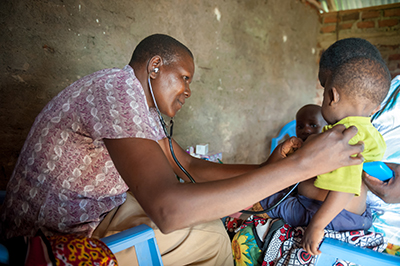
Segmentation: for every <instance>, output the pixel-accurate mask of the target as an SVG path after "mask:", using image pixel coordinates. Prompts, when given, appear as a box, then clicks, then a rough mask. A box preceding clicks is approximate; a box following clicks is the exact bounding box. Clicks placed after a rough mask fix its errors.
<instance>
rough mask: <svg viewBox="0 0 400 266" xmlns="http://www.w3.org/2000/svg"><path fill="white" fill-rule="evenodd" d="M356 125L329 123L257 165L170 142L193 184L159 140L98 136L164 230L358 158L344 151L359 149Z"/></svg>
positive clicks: (216, 214)
mask: <svg viewBox="0 0 400 266" xmlns="http://www.w3.org/2000/svg"><path fill="white" fill-rule="evenodd" d="M356 131H357V130H356V129H355V128H349V129H347V130H345V128H344V126H338V127H335V128H333V129H332V130H329V131H327V132H325V133H323V134H320V135H318V136H317V137H315V138H313V139H312V140H311V141H308V142H307V143H306V144H305V145H304V147H302V148H301V149H299V150H298V151H297V152H295V153H294V154H293V155H292V156H290V157H287V158H285V159H282V160H279V161H277V162H274V163H271V164H266V165H265V166H262V167H257V166H254V165H252V166H245V165H225V164H216V163H211V162H206V161H202V160H197V159H195V158H193V157H191V156H189V155H188V154H187V153H185V152H184V151H183V150H182V149H180V148H179V147H178V145H177V144H176V143H175V144H174V147H175V148H176V155H177V157H178V159H179V161H181V163H182V164H183V166H184V167H185V168H186V169H187V170H188V171H189V172H190V173H191V174H192V175H193V177H194V178H195V179H197V181H198V183H197V184H191V183H179V182H177V180H176V177H175V173H174V169H175V171H177V170H176V166H175V163H173V162H172V161H171V158H170V155H168V154H169V152H167V153H166V155H165V154H164V151H163V149H165V148H166V145H167V144H166V143H165V140H164V141H161V142H160V145H159V144H158V143H157V142H154V141H151V140H146V139H119V140H117V139H114V140H107V139H105V140H104V142H105V145H106V147H107V149H108V151H109V153H110V156H111V158H112V160H113V162H114V164H115V166H116V168H117V170H118V171H119V173H120V174H121V176H122V178H123V179H124V180H125V182H126V183H127V185H128V186H129V188H130V190H131V191H132V192H133V194H134V195H135V197H136V199H137V200H138V202H139V203H140V205H141V206H142V207H143V209H144V210H145V212H146V213H147V214H148V215H149V217H150V218H151V219H152V220H153V221H154V222H155V223H156V224H157V226H158V227H159V228H160V230H161V231H162V232H164V233H168V232H172V231H174V230H177V229H181V228H185V227H188V226H192V225H196V224H199V223H202V222H208V221H211V220H215V219H218V218H220V217H224V216H226V215H229V214H231V213H234V212H237V211H238V210H241V209H243V208H245V207H247V206H249V205H251V204H253V203H255V202H257V201H259V200H261V199H263V198H265V197H267V196H269V195H271V194H273V193H275V192H277V191H279V190H281V189H283V188H286V187H288V186H290V185H292V184H294V183H296V182H298V181H303V180H305V179H307V178H310V177H312V176H316V175H318V174H321V173H325V172H328V171H331V170H334V169H336V168H339V167H342V166H347V165H353V164H359V163H361V161H362V159H361V158H358V157H356V158H352V157H351V156H350V155H352V154H357V153H360V152H361V151H362V149H363V148H362V145H355V146H350V145H349V144H348V141H349V139H350V138H351V137H353V136H354V135H355V133H356ZM161 147H163V148H161ZM328 159H329V160H328ZM177 172H178V174H179V171H177ZM180 176H182V174H180ZM227 199H229V200H227Z"/></svg>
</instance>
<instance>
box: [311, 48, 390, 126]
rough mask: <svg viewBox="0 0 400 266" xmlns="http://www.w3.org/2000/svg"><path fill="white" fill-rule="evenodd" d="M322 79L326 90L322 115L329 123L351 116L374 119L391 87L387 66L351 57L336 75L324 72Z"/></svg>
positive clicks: (362, 57) (374, 61)
mask: <svg viewBox="0 0 400 266" xmlns="http://www.w3.org/2000/svg"><path fill="white" fill-rule="evenodd" d="M319 79H320V82H321V85H322V86H323V87H324V100H323V103H322V115H323V117H324V119H325V120H326V122H328V123H329V124H335V123H337V122H338V121H339V120H341V119H343V118H345V117H347V116H366V117H368V116H370V115H371V114H373V112H374V111H375V110H376V109H377V108H378V107H379V105H380V103H381V102H382V100H383V99H384V98H385V96H386V94H387V92H388V90H389V87H390V73H389V70H388V68H387V66H386V65H385V63H384V62H383V61H382V60H379V59H376V58H372V57H366V56H359V57H353V58H350V59H349V60H347V61H345V62H344V63H342V64H341V65H340V66H338V67H337V68H336V69H335V70H334V71H332V72H324V73H321V72H320V75H319Z"/></svg>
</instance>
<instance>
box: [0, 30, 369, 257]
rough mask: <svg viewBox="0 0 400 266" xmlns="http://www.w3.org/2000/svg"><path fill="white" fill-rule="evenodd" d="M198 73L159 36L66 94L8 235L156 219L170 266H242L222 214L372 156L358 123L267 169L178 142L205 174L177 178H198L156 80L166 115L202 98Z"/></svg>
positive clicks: (5, 216)
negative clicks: (163, 120)
mask: <svg viewBox="0 0 400 266" xmlns="http://www.w3.org/2000/svg"><path fill="white" fill-rule="evenodd" d="M156 69H157V70H156ZM193 75H194V60H193V55H192V53H191V52H190V50H189V49H188V48H187V47H185V46H184V45H183V44H181V43H180V42H178V41H177V40H175V39H174V38H172V37H170V36H167V35H162V34H155V35H151V36H149V37H147V38H145V39H144V40H142V41H141V42H140V43H139V44H138V46H137V47H136V49H135V51H134V53H133V56H132V59H131V61H130V63H129V65H127V66H125V67H124V68H123V69H115V68H114V69H104V70H100V71H98V72H95V73H93V74H91V75H88V76H86V77H84V78H82V79H80V80H78V81H76V82H75V83H73V84H72V85H70V86H69V87H67V88H66V89H64V90H63V91H61V92H60V93H59V94H58V95H57V96H56V97H55V98H54V99H52V100H51V101H50V102H49V103H48V104H47V106H46V107H45V108H44V109H43V110H42V112H41V113H40V114H39V115H38V116H37V118H36V120H35V122H34V124H33V126H32V129H31V131H30V133H29V135H28V137H27V139H26V141H25V144H24V147H23V149H22V151H21V155H20V158H19V160H18V163H17V165H16V167H15V170H14V173H13V176H12V177H11V179H10V182H9V184H8V187H7V198H6V202H5V204H4V205H3V206H4V207H3V209H2V210H1V221H2V222H1V234H2V236H3V237H5V238H11V237H14V236H20V235H24V236H31V235H34V234H35V233H36V232H37V231H38V230H39V229H41V230H42V231H43V232H44V233H45V234H46V235H53V234H63V233H74V234H81V235H86V236H95V237H103V236H104V235H107V234H110V233H114V232H116V231H120V230H124V229H127V228H129V227H132V226H135V225H137V224H140V223H147V224H149V225H150V226H152V227H153V228H154V229H155V233H156V237H157V242H158V244H159V247H160V252H161V254H162V258H163V261H164V264H165V265H184V264H185V265H186V264H194V263H195V264H196V265H232V264H233V262H232V257H231V252H230V250H231V248H230V242H229V238H228V236H227V234H226V232H225V231H224V228H223V226H222V224H221V223H220V222H219V221H218V218H220V217H223V216H226V215H228V214H231V213H234V212H237V211H238V210H240V209H243V208H245V207H247V206H249V205H251V204H253V203H254V202H257V201H259V200H260V199H262V198H265V197H266V196H268V195H271V194H272V193H274V192H276V191H279V190H281V189H283V188H285V187H288V186H290V185H292V184H294V183H296V182H298V181H302V180H305V179H307V178H309V177H312V176H316V175H318V174H321V173H325V172H328V171H331V170H333V169H336V168H339V167H342V166H347V165H353V164H359V163H361V161H362V159H361V158H359V157H355V158H352V157H351V156H350V155H352V154H359V153H360V152H361V151H362V149H363V146H362V145H355V146H350V145H348V140H349V139H350V138H351V137H352V136H354V134H355V133H356V131H357V130H356V129H355V128H349V129H348V130H345V129H344V127H342V126H338V127H335V128H334V129H333V130H330V131H328V132H326V133H324V134H321V135H319V136H318V137H316V138H314V139H313V140H311V141H310V142H308V143H307V144H306V145H304V147H303V148H301V149H300V150H298V152H296V153H295V154H294V155H293V156H290V157H288V158H285V159H282V160H279V161H278V162H276V163H271V164H268V162H266V163H264V164H262V165H227V164H215V163H211V162H207V161H204V160H200V159H196V158H193V157H191V156H190V155H188V154H187V153H186V152H185V151H184V150H183V149H182V148H180V147H179V145H178V144H177V143H176V142H175V141H173V140H172V145H173V147H174V150H175V153H176V157H177V158H178V160H179V161H180V162H181V164H182V165H183V166H184V167H185V168H186V169H187V170H188V172H190V174H191V175H192V176H193V178H194V179H195V180H196V181H197V183H196V184H192V183H189V182H186V183H180V182H178V180H177V178H176V176H175V175H178V176H179V177H181V178H182V179H184V180H186V181H189V180H188V179H187V178H186V176H185V175H184V174H183V172H182V171H181V170H180V169H179V168H178V167H177V166H176V164H175V162H174V161H173V158H172V156H171V153H170V152H169V148H168V139H166V138H165V134H164V132H163V130H162V129H161V126H160V123H159V122H158V121H159V120H158V117H157V113H156V111H155V110H154V107H155V102H153V100H152V97H151V95H150V94H151V92H150V90H149V85H150V84H151V85H152V87H153V89H154V96H155V99H156V101H157V105H158V107H159V109H160V111H161V112H162V113H163V114H165V115H168V116H170V117H174V116H175V114H176V112H177V111H178V110H179V109H180V108H182V106H183V104H184V103H185V100H186V99H187V98H188V97H190V95H191V91H190V88H189V85H190V83H191V81H192V79H193ZM278 152H279V151H278ZM323 158H329V160H325V159H323ZM260 184H264V185H262V186H260ZM128 190H129V193H127V191H128ZM238 195H240V196H238ZM226 199H229V200H228V201H227V200H226ZM117 258H118V260H119V263H120V265H124V264H125V263H127V264H129V265H131V263H132V258H131V257H129V256H128V257H127V258H128V259H127V260H126V261H125V260H124V258H123V257H122V256H119V253H118V254H117Z"/></svg>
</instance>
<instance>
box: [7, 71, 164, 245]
mask: <svg viewBox="0 0 400 266" xmlns="http://www.w3.org/2000/svg"><path fill="white" fill-rule="evenodd" d="M164 137H165V135H164V132H163V131H162V128H161V126H160V123H159V120H158V116H157V113H156V112H155V110H154V109H153V108H152V109H149V107H148V105H147V102H146V97H145V95H144V91H143V88H142V86H141V84H140V82H139V80H138V79H137V78H136V77H135V74H134V71H133V69H132V68H131V67H130V66H129V65H127V66H125V67H124V68H123V69H117V68H113V69H104V70H100V71H98V72H95V73H93V74H90V75H88V76H86V77H83V78H82V79H80V80H78V81H76V82H75V83H73V84H72V85H70V86H69V87H67V88H66V89H64V90H63V91H61V92H60V93H59V94H58V95H57V96H56V97H55V98H53V99H52V100H51V101H50V102H49V103H48V104H47V105H46V106H45V108H44V109H43V110H42V111H41V113H40V114H39V115H38V116H37V117H36V120H35V122H34V124H33V126H32V128H31V130H30V132H29V135H28V137H27V139H26V141H25V144H24V146H23V148H22V151H21V154H20V157H19V159H18V162H17V165H16V167H15V169H14V172H13V175H12V177H11V179H10V181H9V183H8V186H7V196H6V200H5V202H4V204H3V206H2V210H1V213H0V219H1V220H0V221H1V229H0V230H1V234H2V236H3V237H4V236H5V237H6V238H10V237H14V236H21V235H23V236H32V235H35V233H36V232H37V231H38V229H41V230H42V231H43V232H44V233H45V234H46V235H52V234H59V233H76V234H81V235H86V236H91V234H92V232H93V231H94V229H95V228H96V227H97V225H98V224H99V223H100V221H101V220H102V218H103V217H104V216H105V215H106V214H107V213H108V212H109V211H110V210H112V209H113V208H115V207H117V206H119V205H121V204H122V203H123V202H124V201H125V198H126V191H127V190H128V186H127V185H126V184H125V182H124V180H123V179H122V178H121V176H120V175H119V173H118V171H117V169H116V168H115V166H114V164H113V162H112V160H111V158H110V155H109V154H108V152H107V149H106V147H105V145H104V143H103V141H102V140H103V139H104V138H108V139H118V138H145V139H151V140H154V141H158V140H160V139H162V138H164Z"/></svg>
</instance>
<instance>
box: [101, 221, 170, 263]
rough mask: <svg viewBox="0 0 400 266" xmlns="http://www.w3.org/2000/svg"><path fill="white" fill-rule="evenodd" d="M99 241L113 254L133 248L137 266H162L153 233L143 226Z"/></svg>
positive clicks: (150, 229)
mask: <svg viewBox="0 0 400 266" xmlns="http://www.w3.org/2000/svg"><path fill="white" fill-rule="evenodd" d="M101 241H103V242H104V243H105V244H106V245H107V246H108V248H109V249H111V251H112V252H113V253H117V252H120V251H122V250H124V249H127V248H130V247H132V246H134V247H135V251H136V257H137V260H138V263H139V266H144V265H146V266H147V265H149V266H150V265H154V266H162V265H163V262H162V260H161V255H160V251H159V249H158V245H157V242H156V238H155V235H154V231H153V229H152V228H150V227H149V226H147V225H145V224H141V225H138V226H136V227H133V228H130V229H126V230H124V231H122V232H119V233H117V234H114V235H110V236H107V237H104V238H102V239H101Z"/></svg>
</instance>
